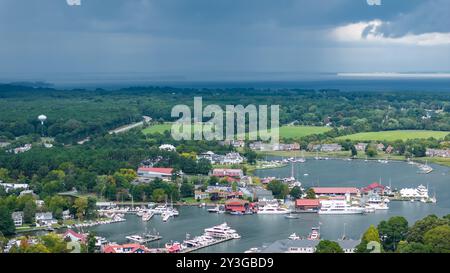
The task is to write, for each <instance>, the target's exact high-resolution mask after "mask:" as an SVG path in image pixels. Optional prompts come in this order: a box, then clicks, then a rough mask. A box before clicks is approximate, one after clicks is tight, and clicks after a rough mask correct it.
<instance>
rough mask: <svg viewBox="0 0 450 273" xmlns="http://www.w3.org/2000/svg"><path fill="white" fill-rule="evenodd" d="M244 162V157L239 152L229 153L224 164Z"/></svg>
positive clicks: (224, 159)
mask: <svg viewBox="0 0 450 273" xmlns="http://www.w3.org/2000/svg"><path fill="white" fill-rule="evenodd" d="M243 162H244V158H243V157H242V156H241V155H240V154H239V153H228V154H226V155H225V157H224V158H223V162H222V164H224V165H232V164H242V163H243Z"/></svg>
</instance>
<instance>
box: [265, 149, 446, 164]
mask: <svg viewBox="0 0 450 273" xmlns="http://www.w3.org/2000/svg"><path fill="white" fill-rule="evenodd" d="M257 153H258V154H259V155H263V156H266V155H267V156H283V157H295V156H297V157H298V156H300V152H299V151H269V152H260V151H258V152H257ZM303 154H304V156H305V157H306V158H313V157H315V156H316V155H318V156H320V157H329V158H350V157H351V156H350V152H349V151H341V152H319V153H316V152H304V153H303ZM386 158H388V159H389V160H397V161H407V159H406V158H405V156H403V155H391V154H386V153H379V154H378V155H376V156H374V157H370V158H368V159H369V160H378V159H386ZM355 159H366V155H365V154H364V153H358V155H357V156H356V157H355ZM414 161H416V162H421V163H425V162H426V161H428V163H434V164H438V165H442V166H446V167H450V158H442V157H439V158H438V157H420V158H414Z"/></svg>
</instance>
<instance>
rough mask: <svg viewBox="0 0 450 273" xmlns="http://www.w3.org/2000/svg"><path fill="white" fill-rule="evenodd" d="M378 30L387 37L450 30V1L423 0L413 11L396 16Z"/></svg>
mask: <svg viewBox="0 0 450 273" xmlns="http://www.w3.org/2000/svg"><path fill="white" fill-rule="evenodd" d="M376 31H377V32H378V33H380V34H383V35H385V36H386V37H401V36H404V35H407V34H424V33H431V32H450V1H448V0H429V1H423V2H422V3H421V4H420V5H418V6H417V7H416V8H415V9H414V10H412V11H411V12H409V13H401V14H399V15H398V16H395V17H394V18H393V19H392V20H391V21H390V22H389V23H384V24H382V25H381V26H380V27H378V28H377V29H376Z"/></svg>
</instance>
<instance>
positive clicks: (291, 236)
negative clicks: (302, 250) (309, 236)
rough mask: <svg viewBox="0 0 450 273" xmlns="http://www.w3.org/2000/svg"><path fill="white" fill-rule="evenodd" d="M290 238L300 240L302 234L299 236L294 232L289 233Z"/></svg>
mask: <svg viewBox="0 0 450 273" xmlns="http://www.w3.org/2000/svg"><path fill="white" fill-rule="evenodd" d="M289 240H300V236H298V235H297V234H295V232H294V233H292V234H291V235H289Z"/></svg>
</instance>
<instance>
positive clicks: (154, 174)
mask: <svg viewBox="0 0 450 273" xmlns="http://www.w3.org/2000/svg"><path fill="white" fill-rule="evenodd" d="M172 173H173V168H155V167H140V168H138V170H137V175H138V176H139V177H142V178H145V179H150V180H153V179H155V178H160V179H163V180H170V179H171V178H172Z"/></svg>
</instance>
